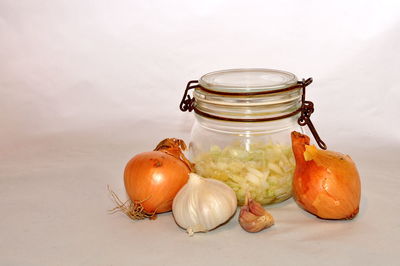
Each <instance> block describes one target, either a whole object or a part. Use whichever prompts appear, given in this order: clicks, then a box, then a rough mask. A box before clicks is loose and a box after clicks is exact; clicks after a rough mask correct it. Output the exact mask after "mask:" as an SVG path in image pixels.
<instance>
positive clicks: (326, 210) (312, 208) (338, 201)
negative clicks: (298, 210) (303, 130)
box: [292, 132, 361, 219]
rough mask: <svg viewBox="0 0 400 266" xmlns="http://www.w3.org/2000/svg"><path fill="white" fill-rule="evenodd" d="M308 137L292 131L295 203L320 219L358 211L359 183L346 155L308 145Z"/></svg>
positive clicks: (352, 215)
mask: <svg viewBox="0 0 400 266" xmlns="http://www.w3.org/2000/svg"><path fill="white" fill-rule="evenodd" d="M309 144H310V138H309V137H308V136H306V135H303V134H300V133H298V132H292V148H293V153H294V156H295V159H296V170H295V173H294V177H293V196H294V199H295V200H296V202H297V203H298V205H300V206H301V207H302V208H304V209H305V210H307V211H308V212H310V213H312V214H314V215H316V216H318V217H320V218H324V219H352V218H354V217H355V216H356V215H357V213H358V211H359V204H360V196H361V185H360V177H359V174H358V171H357V168H356V165H355V164H354V162H353V161H352V159H351V158H350V156H348V155H344V154H341V153H338V152H333V151H325V150H320V149H317V148H316V147H315V146H314V145H312V146H310V145H309Z"/></svg>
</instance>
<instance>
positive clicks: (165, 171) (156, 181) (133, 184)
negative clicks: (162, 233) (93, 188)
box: [110, 138, 193, 220]
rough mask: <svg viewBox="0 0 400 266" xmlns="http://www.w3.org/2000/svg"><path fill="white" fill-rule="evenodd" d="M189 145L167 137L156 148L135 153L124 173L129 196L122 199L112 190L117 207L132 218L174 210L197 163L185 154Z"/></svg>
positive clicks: (141, 217)
mask: <svg viewBox="0 0 400 266" xmlns="http://www.w3.org/2000/svg"><path fill="white" fill-rule="evenodd" d="M185 149H186V145H185V143H184V142H183V140H180V139H174V138H170V139H165V140H163V141H161V142H160V144H158V145H157V147H156V148H155V149H154V150H153V151H149V152H142V153H139V154H137V155H136V156H134V157H133V158H132V159H131V160H130V161H129V162H128V163H127V165H126V167H125V172H124V183H125V189H126V192H127V194H128V196H129V199H130V200H128V201H127V202H122V201H121V200H120V199H119V198H118V196H117V195H116V194H115V193H114V192H112V191H110V192H111V194H112V196H113V199H114V201H115V203H116V204H117V207H116V208H114V209H113V210H112V211H122V212H123V213H125V214H126V215H128V216H129V217H130V218H132V219H135V220H136V219H144V218H150V219H155V218H156V214H157V213H162V212H168V211H171V210H172V202H173V200H174V198H175V195H176V194H177V193H178V191H179V190H180V189H181V188H182V187H183V185H185V184H186V182H187V181H188V178H189V173H190V172H191V171H192V168H193V165H192V164H191V163H190V162H189V160H187V159H186V158H185V156H184V155H183V152H182V151H183V150H185Z"/></svg>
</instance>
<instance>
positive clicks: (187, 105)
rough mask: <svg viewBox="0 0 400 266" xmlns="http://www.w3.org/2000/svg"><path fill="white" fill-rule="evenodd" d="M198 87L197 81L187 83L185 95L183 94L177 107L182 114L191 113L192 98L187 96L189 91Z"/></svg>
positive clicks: (192, 107) (192, 106)
mask: <svg viewBox="0 0 400 266" xmlns="http://www.w3.org/2000/svg"><path fill="white" fill-rule="evenodd" d="M198 86H199V81H198V80H191V81H189V82H188V84H187V85H186V89H185V93H184V94H183V98H182V101H181V104H180V105H179V109H181V111H182V112H186V111H189V112H191V111H193V109H194V97H193V98H192V97H190V95H189V94H188V92H189V90H191V89H194V88H197V87H198Z"/></svg>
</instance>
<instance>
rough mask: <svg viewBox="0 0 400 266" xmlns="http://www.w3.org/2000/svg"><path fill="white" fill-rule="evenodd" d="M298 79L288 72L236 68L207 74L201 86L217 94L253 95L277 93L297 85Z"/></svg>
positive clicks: (202, 78) (202, 79)
mask: <svg viewBox="0 0 400 266" xmlns="http://www.w3.org/2000/svg"><path fill="white" fill-rule="evenodd" d="M297 82H298V81H297V77H296V76H295V75H294V74H292V73H290V72H287V71H282V70H277V69H266V68H236V69H227V70H219V71H214V72H210V73H207V74H205V75H203V76H202V77H201V78H200V79H199V85H200V87H202V88H203V89H205V90H208V91H209V92H211V93H216V94H231V95H251V94H266V93H272V92H277V91H279V90H282V89H286V88H289V87H293V86H296V85H297Z"/></svg>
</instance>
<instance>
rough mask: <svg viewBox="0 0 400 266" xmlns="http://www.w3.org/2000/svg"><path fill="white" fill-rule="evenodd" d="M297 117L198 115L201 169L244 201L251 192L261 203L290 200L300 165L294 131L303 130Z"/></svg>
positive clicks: (194, 147) (194, 155) (194, 142)
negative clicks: (229, 118) (251, 119)
mask: <svg viewBox="0 0 400 266" xmlns="http://www.w3.org/2000/svg"><path fill="white" fill-rule="evenodd" d="M297 118H298V116H292V117H289V118H286V119H281V120H277V121H270V122H259V123H241V122H227V121H218V120H214V119H209V118H205V117H202V116H199V115H196V122H195V124H194V126H193V128H192V133H191V142H190V145H189V150H190V158H191V161H193V162H194V163H195V169H196V172H197V173H198V174H200V175H202V176H204V177H207V178H214V179H217V180H220V181H223V182H225V183H226V184H227V185H229V186H230V187H231V188H232V189H233V190H234V191H235V193H236V196H237V197H238V202H239V204H241V205H242V204H243V203H244V199H245V194H246V193H247V192H249V193H250V194H251V196H252V197H253V198H254V199H255V200H257V201H258V202H260V203H261V204H269V203H275V202H281V201H284V200H286V199H288V198H290V197H291V191H292V177H293V173H294V168H295V160H294V157H293V153H292V149H291V139H290V133H291V132H292V131H299V132H302V128H301V127H300V126H299V125H298V124H297Z"/></svg>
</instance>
